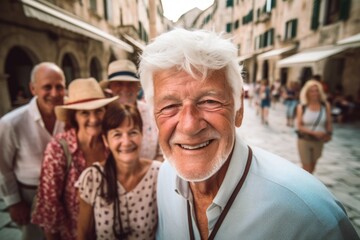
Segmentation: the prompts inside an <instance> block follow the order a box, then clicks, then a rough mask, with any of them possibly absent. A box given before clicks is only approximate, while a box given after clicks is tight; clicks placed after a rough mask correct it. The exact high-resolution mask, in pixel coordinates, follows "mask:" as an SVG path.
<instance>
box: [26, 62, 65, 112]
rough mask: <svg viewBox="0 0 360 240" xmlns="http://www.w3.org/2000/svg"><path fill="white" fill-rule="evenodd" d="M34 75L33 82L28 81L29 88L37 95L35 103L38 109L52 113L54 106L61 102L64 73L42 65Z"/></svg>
mask: <svg viewBox="0 0 360 240" xmlns="http://www.w3.org/2000/svg"><path fill="white" fill-rule="evenodd" d="M35 77H36V81H35V83H30V90H31V92H32V94H33V95H34V96H37V97H38V99H37V104H38V107H39V109H40V111H41V112H42V113H46V114H49V115H51V114H54V109H55V107H56V106H59V105H61V104H63V99H64V95H65V79H64V75H63V74H62V73H60V72H59V70H58V69H54V68H51V67H46V66H43V67H41V69H39V70H38V72H37V73H36V76H35Z"/></svg>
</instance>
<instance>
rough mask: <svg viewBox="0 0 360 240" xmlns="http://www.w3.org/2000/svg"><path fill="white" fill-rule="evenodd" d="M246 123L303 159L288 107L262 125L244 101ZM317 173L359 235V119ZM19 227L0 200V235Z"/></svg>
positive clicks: (342, 130)
mask: <svg viewBox="0 0 360 240" xmlns="http://www.w3.org/2000/svg"><path fill="white" fill-rule="evenodd" d="M244 104H245V113H244V121H243V125H242V127H241V128H240V129H238V131H239V132H240V133H241V134H242V136H243V138H244V139H246V141H247V142H248V143H249V144H250V145H255V146H259V147H262V148H264V149H266V150H269V151H271V152H274V153H276V154H278V155H280V156H282V157H284V158H286V159H288V160H290V161H291V162H293V163H295V164H296V165H299V166H300V159H299V157H298V152H297V148H296V135H295V132H294V129H293V128H289V127H287V126H286V125H285V107H284V106H283V105H282V104H277V105H276V106H275V107H272V108H271V109H270V116H269V120H270V121H269V122H270V123H269V125H268V126H265V125H261V124H260V117H259V116H257V115H256V112H255V110H254V108H253V107H249V102H248V101H245V103H244ZM314 175H315V176H316V177H318V178H319V179H320V180H321V181H322V182H323V183H324V184H325V185H326V186H327V187H328V188H329V189H330V190H331V191H332V192H333V194H334V195H335V196H336V197H337V198H338V199H339V200H340V201H341V202H342V203H343V204H344V206H345V208H346V210H347V213H348V215H349V218H350V219H351V221H352V223H353V224H354V226H355V228H356V230H357V232H358V233H359V235H360V123H359V122H358V123H352V124H335V125H334V134H333V139H332V141H331V142H329V143H327V144H326V145H325V148H324V151H323V156H322V157H321V158H320V160H319V163H318V165H317V168H316V170H315V173H314ZM20 236H21V234H20V231H19V230H18V229H17V227H16V225H15V224H14V223H12V222H11V220H10V217H9V214H8V213H7V211H6V209H5V206H4V204H3V202H1V201H0V239H1V240H18V239H20Z"/></svg>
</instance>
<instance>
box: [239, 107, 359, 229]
mask: <svg viewBox="0 0 360 240" xmlns="http://www.w3.org/2000/svg"><path fill="white" fill-rule="evenodd" d="M244 104H245V113H244V120H243V125H242V126H241V128H239V129H238V131H239V132H240V133H241V134H242V135H243V138H244V139H245V140H246V141H247V142H248V144H250V145H254V146H258V147H261V148H264V149H266V150H268V151H271V152H273V153H276V154H278V155H280V156H282V157H284V158H286V159H288V160H290V161H291V162H293V163H295V164H296V165H298V166H301V163H300V158H299V155H298V151H297V145H296V134H295V131H294V128H290V127H287V126H286V117H285V116H286V115H285V106H284V105H282V104H281V103H278V104H276V106H272V108H271V109H270V113H269V125H267V126H266V125H262V124H261V121H260V116H258V115H256V111H255V109H254V107H250V106H249V105H250V104H249V102H248V101H245V103H244ZM314 175H315V176H316V177H317V178H319V179H320V181H322V182H323V183H324V184H325V185H326V186H327V187H328V188H329V189H330V191H331V192H332V193H333V194H334V195H335V196H336V198H337V199H338V200H340V202H342V203H343V205H344V206H345V208H346V211H347V213H348V216H349V218H350V219H351V221H352V223H353V225H354V227H355V228H356V230H357V232H358V234H359V235H360V122H356V123H351V124H336V123H335V124H334V133H333V138H332V141H330V142H329V143H327V144H325V147H324V150H323V154H322V157H321V158H320V159H319V162H318V164H317V167H316V169H315V172H314Z"/></svg>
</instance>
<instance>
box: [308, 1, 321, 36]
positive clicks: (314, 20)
mask: <svg viewBox="0 0 360 240" xmlns="http://www.w3.org/2000/svg"><path fill="white" fill-rule="evenodd" d="M319 14H320V0H314V2H313V12H312V16H311V25H310V29H312V30H316V29H317V28H318V27H319Z"/></svg>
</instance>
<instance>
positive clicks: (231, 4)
mask: <svg viewBox="0 0 360 240" xmlns="http://www.w3.org/2000/svg"><path fill="white" fill-rule="evenodd" d="M232 6H234V1H233V0H227V1H226V7H232Z"/></svg>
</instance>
